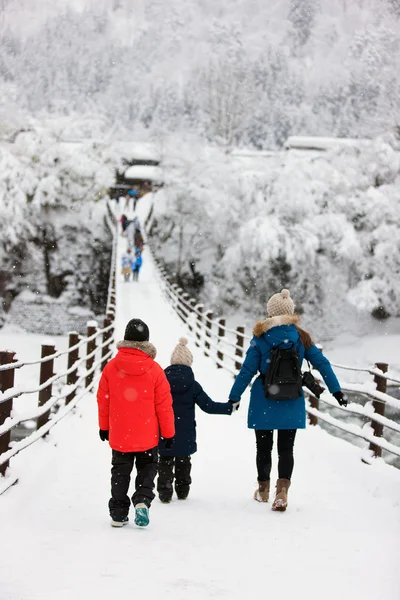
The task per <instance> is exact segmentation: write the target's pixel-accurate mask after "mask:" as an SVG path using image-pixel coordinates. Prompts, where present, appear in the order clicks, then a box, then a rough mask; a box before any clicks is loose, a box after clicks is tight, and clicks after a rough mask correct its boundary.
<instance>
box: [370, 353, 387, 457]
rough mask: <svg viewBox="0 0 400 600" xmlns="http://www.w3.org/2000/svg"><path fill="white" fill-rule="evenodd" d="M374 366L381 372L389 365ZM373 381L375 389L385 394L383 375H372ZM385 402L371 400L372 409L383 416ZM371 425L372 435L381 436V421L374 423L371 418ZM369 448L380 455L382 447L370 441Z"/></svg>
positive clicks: (385, 383) (385, 370) (385, 381)
mask: <svg viewBox="0 0 400 600" xmlns="http://www.w3.org/2000/svg"><path fill="white" fill-rule="evenodd" d="M375 367H376V368H377V369H380V370H381V371H382V372H383V373H387V370H388V368H389V365H388V364H387V363H375ZM374 382H375V383H376V390H377V391H378V392H383V393H384V394H386V385H387V380H386V379H385V377H381V376H380V375H375V376H374ZM385 404H386V403H385V402H384V401H383V400H372V406H373V407H374V411H375V412H376V414H378V415H382V416H384V414H385ZM371 426H372V429H373V431H374V436H376V437H382V434H383V425H382V423H376V421H372V420H371ZM369 449H370V450H371V451H372V452H373V453H374V456H382V448H381V447H380V446H377V445H376V444H374V443H373V442H370V444H369Z"/></svg>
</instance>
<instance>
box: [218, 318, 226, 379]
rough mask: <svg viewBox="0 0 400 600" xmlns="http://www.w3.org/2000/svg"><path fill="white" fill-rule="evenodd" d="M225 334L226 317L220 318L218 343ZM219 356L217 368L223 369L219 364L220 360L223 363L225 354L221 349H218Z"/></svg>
mask: <svg viewBox="0 0 400 600" xmlns="http://www.w3.org/2000/svg"><path fill="white" fill-rule="evenodd" d="M224 335H225V319H219V320H218V342H217V343H218V345H219V343H220V341H221V338H223V337H224ZM217 358H218V362H217V368H218V369H222V365H221V364H219V361H220V362H221V363H222V362H224V355H223V353H222V352H221V350H218V352H217Z"/></svg>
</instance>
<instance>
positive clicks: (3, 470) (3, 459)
mask: <svg viewBox="0 0 400 600" xmlns="http://www.w3.org/2000/svg"><path fill="white" fill-rule="evenodd" d="M106 223H107V225H108V227H109V228H110V231H111V234H112V236H113V240H112V254H111V268H110V278H109V285H108V298H107V307H106V317H105V318H104V322H103V324H102V327H99V326H98V323H97V321H88V323H87V334H86V335H85V336H81V335H79V334H78V333H77V332H75V331H71V332H69V334H68V342H69V343H68V349H67V350H65V351H57V350H56V348H55V346H54V345H52V344H50V343H47V344H43V345H42V347H41V357H40V358H38V359H37V360H31V361H19V360H16V359H15V356H16V353H15V352H14V351H12V350H3V351H0V494H1V493H3V492H4V491H5V490H6V489H8V488H9V487H10V486H11V485H14V483H16V481H17V480H18V478H17V477H16V476H15V475H13V473H12V469H9V467H10V460H11V459H12V458H13V457H14V456H16V455H17V454H18V453H20V452H21V451H22V450H24V449H25V448H27V447H28V446H31V445H32V444H33V443H34V442H36V441H37V440H39V439H40V438H43V437H44V436H46V435H47V434H48V432H49V431H50V429H52V427H54V426H55V425H56V424H57V423H58V422H59V421H61V419H63V418H64V417H65V416H66V415H67V414H68V413H70V412H71V411H72V410H73V409H74V408H75V406H76V405H77V404H78V402H79V401H80V400H81V399H82V398H83V396H84V395H85V394H87V393H88V392H90V391H91V390H92V389H93V388H94V386H95V384H96V382H97V379H98V376H99V374H100V372H101V371H102V370H103V369H104V367H105V365H106V363H107V361H108V359H109V358H110V357H111V356H112V353H113V349H112V345H113V343H114V320H115V304H116V244H117V234H116V222H115V218H114V216H113V215H109V214H107V215H106ZM57 359H61V361H62V362H63V364H64V365H65V367H64V368H63V369H62V370H61V372H59V373H54V361H55V360H57ZM32 365H36V366H37V368H38V370H39V378H38V382H37V384H36V385H30V384H29V385H26V384H24V383H23V382H24V380H25V381H26V380H27V377H26V368H27V367H30V366H32ZM30 394H37V406H36V407H35V408H29V409H26V410H21V409H20V407H21V404H22V403H21V401H19V408H18V411H16V410H14V409H13V404H14V400H15V399H17V398H20V397H21V396H27V395H30ZM27 422H31V423H32V422H33V423H34V426H35V427H34V430H33V431H30V432H29V430H28V429H26V430H25V433H26V435H24V436H23V437H22V439H20V440H19V441H12V432H13V430H15V429H16V428H17V427H19V428H20V427H21V425H23V424H26V423H27Z"/></svg>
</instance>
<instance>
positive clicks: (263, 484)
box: [254, 480, 269, 502]
mask: <svg viewBox="0 0 400 600" xmlns="http://www.w3.org/2000/svg"><path fill="white" fill-rule="evenodd" d="M254 500H257V502H268V500H269V480H268V481H259V482H258V488H257V489H256V491H255V492H254Z"/></svg>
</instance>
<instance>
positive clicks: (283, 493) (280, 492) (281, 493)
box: [271, 479, 290, 512]
mask: <svg viewBox="0 0 400 600" xmlns="http://www.w3.org/2000/svg"><path fill="white" fill-rule="evenodd" d="M289 487H290V479H278V480H277V482H276V494H275V500H274V501H273V503H272V507H271V508H272V510H277V511H282V512H283V511H284V510H286V509H287V505H288V499H287V495H288V490H289Z"/></svg>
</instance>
